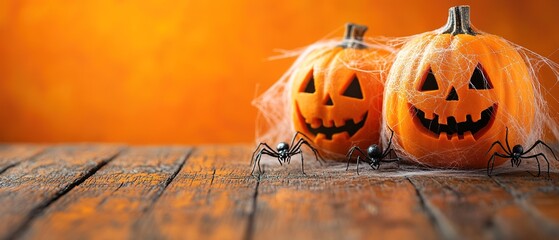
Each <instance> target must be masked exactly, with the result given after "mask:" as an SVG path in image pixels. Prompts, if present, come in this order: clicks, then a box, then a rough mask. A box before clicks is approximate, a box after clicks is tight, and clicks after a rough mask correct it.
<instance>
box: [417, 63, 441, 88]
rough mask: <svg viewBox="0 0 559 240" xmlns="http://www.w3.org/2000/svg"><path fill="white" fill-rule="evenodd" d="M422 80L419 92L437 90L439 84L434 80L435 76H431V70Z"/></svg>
mask: <svg viewBox="0 0 559 240" xmlns="http://www.w3.org/2000/svg"><path fill="white" fill-rule="evenodd" d="M424 79H425V80H423V84H422V85H421V91H434V90H438V89H439V84H437V79H435V75H433V71H432V70H431V68H429V71H427V73H426V76H425V77H424Z"/></svg>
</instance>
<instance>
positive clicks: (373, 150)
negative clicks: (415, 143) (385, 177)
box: [345, 129, 400, 174]
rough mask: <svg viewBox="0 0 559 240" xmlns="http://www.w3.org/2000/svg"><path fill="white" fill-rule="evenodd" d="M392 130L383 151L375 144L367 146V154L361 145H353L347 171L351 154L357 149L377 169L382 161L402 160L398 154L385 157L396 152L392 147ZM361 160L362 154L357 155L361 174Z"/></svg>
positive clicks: (348, 157)
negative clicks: (392, 156)
mask: <svg viewBox="0 0 559 240" xmlns="http://www.w3.org/2000/svg"><path fill="white" fill-rule="evenodd" d="M390 131H391V132H392V134H391V135H390V140H388V147H387V148H386V149H385V150H384V151H382V149H381V148H380V147H379V146H378V145H376V144H373V145H371V146H369V148H367V154H365V152H363V150H361V148H359V146H353V147H352V148H351V149H350V150H349V151H348V152H347V167H346V169H345V170H346V171H347V170H348V169H349V161H350V160H351V156H352V155H353V152H354V151H355V150H357V151H358V152H360V153H361V155H362V156H363V161H364V162H366V163H368V164H369V166H371V168H373V169H375V170H377V169H378V168H379V167H380V163H381V162H385V163H389V162H398V161H400V158H399V157H398V156H396V158H391V159H386V160H385V159H384V158H385V157H386V156H388V155H389V154H391V153H394V149H392V148H390V146H391V145H392V137H393V136H394V131H393V130H392V129H390ZM360 160H361V158H360V156H357V174H359V161H360Z"/></svg>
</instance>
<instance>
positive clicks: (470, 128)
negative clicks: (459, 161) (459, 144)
mask: <svg viewBox="0 0 559 240" xmlns="http://www.w3.org/2000/svg"><path fill="white" fill-rule="evenodd" d="M409 109H410V113H411V114H412V117H413V119H414V121H415V122H416V124H417V125H421V126H422V127H423V128H424V129H426V130H428V131H429V132H431V133H433V134H434V137H436V138H439V137H440V135H441V133H446V136H447V139H448V140H450V139H452V138H453V137H458V139H464V134H471V135H473V137H474V139H476V140H477V139H478V138H479V137H481V136H482V135H483V134H484V133H485V132H486V130H487V129H489V127H491V125H493V122H494V121H495V114H496V112H497V104H493V105H492V106H490V107H488V108H486V109H485V110H483V111H481V118H480V119H478V120H476V121H474V120H473V119H472V115H470V114H468V115H466V121H464V122H456V118H455V117H452V116H451V117H447V119H446V124H442V123H439V115H437V114H435V113H433V116H434V117H433V119H429V118H426V117H425V112H423V111H422V110H421V109H419V108H417V107H415V106H413V105H411V104H410V108H409Z"/></svg>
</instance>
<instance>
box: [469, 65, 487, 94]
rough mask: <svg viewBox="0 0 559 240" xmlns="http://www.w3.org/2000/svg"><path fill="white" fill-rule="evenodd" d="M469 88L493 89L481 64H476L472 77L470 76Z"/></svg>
mask: <svg viewBox="0 0 559 240" xmlns="http://www.w3.org/2000/svg"><path fill="white" fill-rule="evenodd" d="M469 88H470V89H478V90H479V89H493V85H492V84H491V82H490V81H489V78H488V77H487V74H485V71H484V70H483V68H482V67H481V64H478V65H477V67H476V69H475V70H474V73H473V74H472V77H471V78H470V86H469Z"/></svg>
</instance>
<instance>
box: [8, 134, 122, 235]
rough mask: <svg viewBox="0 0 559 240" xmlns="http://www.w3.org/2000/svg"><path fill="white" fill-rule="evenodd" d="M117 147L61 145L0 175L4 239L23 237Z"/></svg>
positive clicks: (105, 160) (114, 151) (113, 155)
mask: <svg viewBox="0 0 559 240" xmlns="http://www.w3.org/2000/svg"><path fill="white" fill-rule="evenodd" d="M118 151H119V149H118V147H115V146H89V145H76V146H61V147H53V148H49V149H47V151H46V152H45V153H43V154H41V155H40V156H38V157H36V158H33V159H32V160H29V161H24V162H21V163H20V164H19V165H17V166H15V167H13V168H11V169H9V170H8V171H6V172H5V173H4V174H2V175H0V222H2V224H0V238H13V237H18V236H20V234H21V233H23V232H24V231H25V230H27V227H28V226H29V224H30V223H31V222H32V221H33V219H35V218H36V217H37V216H39V215H40V214H42V213H43V211H44V210H45V209H46V208H48V207H49V206H50V205H51V204H52V203H53V202H54V201H56V200H57V199H58V198H60V197H61V196H63V195H64V194H66V193H68V192H69V191H70V190H72V189H73V188H74V187H75V186H77V185H79V184H80V183H81V182H82V181H83V180H84V179H86V178H87V177H89V176H90V175H92V174H94V173H95V171H97V170H98V169H99V168H101V167H102V166H103V165H104V164H106V163H107V162H109V161H110V160H112V159H113V157H115V156H116V155H117V153H118Z"/></svg>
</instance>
